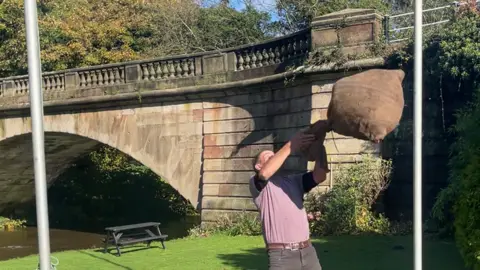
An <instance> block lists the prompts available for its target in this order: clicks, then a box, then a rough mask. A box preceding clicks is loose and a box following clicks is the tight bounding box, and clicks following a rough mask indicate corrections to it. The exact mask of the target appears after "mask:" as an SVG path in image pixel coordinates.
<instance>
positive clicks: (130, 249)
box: [94, 245, 166, 256]
mask: <svg viewBox="0 0 480 270" xmlns="http://www.w3.org/2000/svg"><path fill="white" fill-rule="evenodd" d="M165 248H166V245H165ZM147 249H160V250H163V247H162V246H156V245H151V246H150V247H147V246H146V245H134V246H129V247H127V248H123V249H122V248H120V252H121V254H128V253H132V252H137V251H142V250H147ZM103 250H104V249H103V248H99V249H95V250H94V252H97V253H103V254H105V253H104V252H103ZM107 254H110V255H114V256H117V249H116V248H115V247H111V246H110V247H108V249H107Z"/></svg>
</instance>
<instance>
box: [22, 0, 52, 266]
mask: <svg viewBox="0 0 480 270" xmlns="http://www.w3.org/2000/svg"><path fill="white" fill-rule="evenodd" d="M25 26H26V30H27V51H28V83H29V90H30V112H31V117H32V141H33V163H34V169H35V197H36V207H37V229H38V250H39V253H40V269H41V270H49V269H50V268H51V265H50V235H49V224H48V208H47V205H48V202H47V183H46V173H45V149H44V130H43V93H42V75H41V72H42V71H41V64H40V40H39V35H38V18H37V3H36V1H35V0H25Z"/></svg>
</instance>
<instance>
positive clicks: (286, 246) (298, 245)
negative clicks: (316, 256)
mask: <svg viewBox="0 0 480 270" xmlns="http://www.w3.org/2000/svg"><path fill="white" fill-rule="evenodd" d="M311 244H312V243H311V242H310V240H306V241H303V242H297V243H288V244H283V243H271V244H267V249H268V250H270V249H288V250H299V249H304V248H307V247H309V246H310V245H311Z"/></svg>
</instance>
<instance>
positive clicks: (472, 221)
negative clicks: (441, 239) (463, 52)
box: [437, 91, 480, 270]
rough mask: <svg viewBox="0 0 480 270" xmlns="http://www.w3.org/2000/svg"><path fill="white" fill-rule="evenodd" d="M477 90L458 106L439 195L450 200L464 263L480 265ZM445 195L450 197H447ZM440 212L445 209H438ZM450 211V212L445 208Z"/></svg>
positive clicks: (479, 98)
mask: <svg viewBox="0 0 480 270" xmlns="http://www.w3.org/2000/svg"><path fill="white" fill-rule="evenodd" d="M479 94H480V92H478V91H477V92H476V93H475V99H474V102H473V103H471V104H469V105H468V106H466V107H465V108H464V109H462V110H460V111H459V113H458V114H457V117H458V121H457V123H456V124H455V127H454V129H455V132H456V134H457V138H456V140H455V143H454V144H453V145H452V150H453V151H452V154H453V155H452V158H451V160H450V168H451V178H452V184H451V185H450V186H449V187H448V188H447V189H445V190H444V191H443V192H442V194H441V195H440V197H439V198H440V200H439V201H438V202H439V203H438V206H437V207H441V206H443V205H442V204H441V203H443V204H446V205H447V206H451V205H452V204H453V216H454V218H455V219H454V220H455V221H454V228H455V239H456V242H457V246H458V247H459V249H460V252H461V254H462V256H463V258H464V260H465V263H466V265H467V267H469V268H472V269H476V270H477V269H480V137H479V136H478V134H479V132H480V127H479V123H480V96H479ZM447 196H450V198H448V199H447ZM439 212H440V213H442V212H443V213H444V212H445V211H439ZM447 213H449V214H450V212H447Z"/></svg>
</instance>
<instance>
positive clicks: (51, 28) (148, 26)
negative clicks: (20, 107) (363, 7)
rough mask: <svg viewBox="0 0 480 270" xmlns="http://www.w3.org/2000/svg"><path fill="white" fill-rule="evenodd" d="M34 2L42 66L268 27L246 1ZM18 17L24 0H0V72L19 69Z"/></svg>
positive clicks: (158, 49) (258, 33) (245, 38)
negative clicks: (235, 4) (239, 4)
mask: <svg viewBox="0 0 480 270" xmlns="http://www.w3.org/2000/svg"><path fill="white" fill-rule="evenodd" d="M37 4H38V8H39V9H38V10H39V14H38V17H39V28H40V43H41V57H42V65H43V66H42V68H43V70H44V71H53V70H60V69H68V68H77V67H81V66H90V65H98V64H108V63H115V62H122V61H127V60H133V59H139V58H149V57H161V56H166V55H174V54H185V53H193V52H201V51H207V50H216V49H223V48H227V47H233V46H239V45H244V44H246V43H252V42H258V41H261V40H264V39H266V38H268V37H270V36H271V33H270V32H271V31H272V29H271V24H270V23H269V21H270V17H269V15H268V13H266V12H260V11H258V10H256V9H254V8H253V7H252V6H247V8H246V9H244V10H242V11H236V10H235V9H233V8H230V7H228V6H225V5H215V6H211V7H208V8H204V7H202V6H201V4H199V3H198V2H197V1H194V0H185V1H178V0H159V1H137V0H112V1H107V2H105V1H101V0H78V1H77V0H43V1H38V3H37ZM24 24H25V23H24V13H23V0H5V1H3V2H2V3H0V76H2V77H3V76H9V75H19V74H25V73H26V70H27V54H26V45H25V26H24ZM212 25H214V26H215V27H212ZM268 33H270V34H268Z"/></svg>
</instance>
